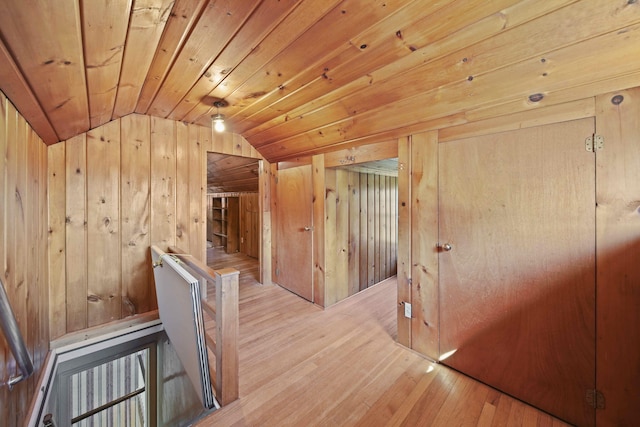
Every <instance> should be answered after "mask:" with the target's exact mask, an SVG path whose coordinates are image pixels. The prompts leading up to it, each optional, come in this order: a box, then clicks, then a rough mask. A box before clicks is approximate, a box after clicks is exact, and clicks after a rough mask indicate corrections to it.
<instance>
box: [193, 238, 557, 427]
mask: <svg viewBox="0 0 640 427" xmlns="http://www.w3.org/2000/svg"><path fill="white" fill-rule="evenodd" d="M207 260H208V264H209V265H210V266H211V267H213V268H227V267H233V268H237V269H238V270H240V284H239V286H240V301H239V304H240V337H239V345H240V349H239V357H240V398H239V399H238V400H237V401H235V402H233V403H231V404H229V405H227V406H224V407H223V408H221V409H220V410H218V411H216V412H214V413H213V414H211V415H210V416H209V417H207V418H205V419H203V420H200V421H199V422H198V423H197V425H198V426H214V425H216V426H217V425H223V426H362V427H365V426H366V427H369V426H450V425H460V426H482V427H486V426H506V425H509V426H511V425H534V424H537V425H554V426H564V425H566V424H564V423H562V422H561V421H559V420H556V419H554V418H553V417H551V416H550V415H548V414H545V413H543V412H540V411H538V410H536V409H535V408H532V407H530V406H528V405H526V404H524V403H522V402H520V401H518V400H515V399H513V398H511V397H510V396H507V395H504V394H502V393H500V392H499V391H497V390H495V389H493V388H491V387H488V386H486V385H485V384H482V383H480V382H477V381H475V380H473V379H471V378H469V377H466V376H465V375H463V374H461V373H459V372H456V371H454V370H452V369H450V368H447V367H446V366H443V365H439V364H436V363H433V362H431V361H429V360H427V359H425V358H423V357H421V356H420V355H419V354H417V353H415V352H412V351H410V350H408V349H406V348H405V347H402V346H400V345H398V344H397V343H396V342H395V340H396V307H395V301H396V286H397V282H396V280H395V278H392V279H389V280H386V281H384V282H382V283H380V284H378V285H376V286H373V287H371V288H368V289H366V290H365V291H363V292H360V293H358V294H357V295H354V296H352V297H349V298H347V299H345V300H343V301H341V302H339V303H337V304H335V305H333V306H331V307H329V308H327V309H325V310H323V309H321V308H319V307H318V306H316V305H314V304H312V303H310V302H308V301H305V300H303V299H302V298H300V297H298V296H296V295H294V294H293V293H291V292H289V291H287V290H285V289H283V288H281V287H279V286H277V285H261V284H259V283H258V282H257V277H258V261H257V260H255V259H253V258H248V257H246V256H244V255H241V254H226V253H224V252H221V251H220V250H217V249H209V250H208V254H207ZM212 298H215V296H212V291H211V289H210V288H209V290H208V295H207V299H208V300H211V299H212ZM205 327H206V328H207V330H211V329H212V328H215V322H213V321H212V320H211V319H207V321H206V323H205Z"/></svg>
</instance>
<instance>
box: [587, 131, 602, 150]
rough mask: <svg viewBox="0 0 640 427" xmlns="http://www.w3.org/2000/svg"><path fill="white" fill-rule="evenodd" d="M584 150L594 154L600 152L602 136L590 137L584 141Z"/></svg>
mask: <svg viewBox="0 0 640 427" xmlns="http://www.w3.org/2000/svg"><path fill="white" fill-rule="evenodd" d="M584 148H585V149H586V150H587V151H588V152H590V153H595V152H596V151H600V150H603V149H604V136H602V135H595V134H594V135H591V136H589V137H587V139H585V140H584Z"/></svg>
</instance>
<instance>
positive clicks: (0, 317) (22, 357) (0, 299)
mask: <svg viewBox="0 0 640 427" xmlns="http://www.w3.org/2000/svg"><path fill="white" fill-rule="evenodd" d="M0 327H1V328H2V331H3V332H4V336H5V338H6V340H7V343H8V344H9V348H11V352H12V353H13V358H14V359H15V360H16V363H17V364H18V369H19V370H20V374H19V375H17V376H15V377H11V378H9V381H8V383H7V384H8V385H9V390H11V389H12V388H13V386H14V385H16V384H18V383H19V382H20V381H23V380H26V379H27V378H28V377H29V376H30V375H31V374H33V363H32V362H31V357H30V356H29V352H28V351H27V347H26V345H25V344H24V339H23V338H22V334H21V333H20V328H19V327H18V322H17V321H16V316H15V315H14V314H13V310H12V309H11V304H10V303H9V297H8V295H7V291H6V290H5V288H4V283H2V279H1V278H0Z"/></svg>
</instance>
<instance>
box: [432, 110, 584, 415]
mask: <svg viewBox="0 0 640 427" xmlns="http://www.w3.org/2000/svg"><path fill="white" fill-rule="evenodd" d="M593 129H594V124H593V119H583V120H578V121H572V122H565V123H559V124H553V125H546V126H541V127H537V128H531V129H523V130H518V131H513V132H506V133H501V134H494V135H490V136H483V137H476V138H470V139H466V140H459V141H453V142H447V143H443V144H440V146H439V149H440V150H439V174H440V175H439V180H440V181H439V185H440V203H439V206H440V211H439V218H440V227H439V238H440V243H441V244H444V243H448V244H450V245H451V249H450V250H448V251H447V250H446V249H441V252H440V254H439V257H440V260H439V264H440V304H441V310H440V322H441V323H440V331H441V341H440V354H441V355H442V356H441V357H442V358H443V359H444V360H443V363H445V364H447V365H450V366H452V367H453V368H455V369H458V370H460V371H462V372H464V373H467V374H469V375H470V376H472V377H475V378H477V379H479V380H481V381H483V382H486V383H487V384H490V385H492V386H495V387H496V388H498V389H500V390H502V391H504V392H507V393H509V394H511V395H513V396H515V397H517V398H520V399H522V400H524V401H526V402H528V403H531V404H532V405H534V406H537V407H538V408H540V409H543V410H545V411H548V412H550V413H551V414H554V415H556V416H558V417H560V418H562V419H564V420H566V421H568V422H570V423H573V424H577V425H580V426H592V425H594V421H595V412H594V409H593V408H589V406H588V405H587V404H586V402H585V393H586V391H587V390H588V389H593V388H594V386H595V232H594V230H595V158H594V155H593V154H592V153H589V152H587V151H585V147H584V139H585V137H586V136H588V135H591V134H592V133H593Z"/></svg>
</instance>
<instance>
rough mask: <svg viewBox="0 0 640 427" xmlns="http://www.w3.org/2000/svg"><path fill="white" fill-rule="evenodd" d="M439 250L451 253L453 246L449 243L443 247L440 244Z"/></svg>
mask: <svg viewBox="0 0 640 427" xmlns="http://www.w3.org/2000/svg"><path fill="white" fill-rule="evenodd" d="M438 249H442V250H443V251H445V252H449V251H450V250H451V249H453V246H451V244H449V243H445V244H443V245H441V244H440V243H438Z"/></svg>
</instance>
